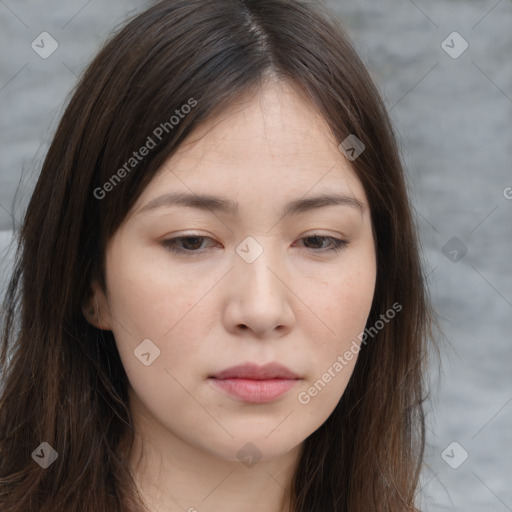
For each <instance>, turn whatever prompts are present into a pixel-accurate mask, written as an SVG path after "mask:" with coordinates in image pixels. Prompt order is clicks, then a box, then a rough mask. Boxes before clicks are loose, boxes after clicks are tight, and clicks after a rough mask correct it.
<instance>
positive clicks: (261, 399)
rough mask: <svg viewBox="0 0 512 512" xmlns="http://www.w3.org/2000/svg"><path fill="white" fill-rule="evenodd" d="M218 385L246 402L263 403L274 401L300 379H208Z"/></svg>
mask: <svg viewBox="0 0 512 512" xmlns="http://www.w3.org/2000/svg"><path fill="white" fill-rule="evenodd" d="M208 380H209V381H210V382H212V383H213V384H214V385H215V386H216V387H218V388H220V389H222V390H223V391H225V392H226V393H227V394H228V395H231V396H234V397H235V398H238V399H240V400H242V401H244V402H250V403H254V404H263V403H267V402H272V401H273V400H276V399H277V398H279V397H280V396H282V395H284V394H285V393H286V392H287V391H290V389H292V388H293V387H294V386H295V385H296V384H297V382H299V380H298V379H268V380H253V379H214V378H210V379H208Z"/></svg>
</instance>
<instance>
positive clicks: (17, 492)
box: [0, 0, 432, 512]
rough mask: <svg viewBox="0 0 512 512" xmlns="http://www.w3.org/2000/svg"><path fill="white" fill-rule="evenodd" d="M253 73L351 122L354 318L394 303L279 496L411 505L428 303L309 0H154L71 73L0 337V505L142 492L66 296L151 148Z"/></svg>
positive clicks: (158, 157) (326, 507)
mask: <svg viewBox="0 0 512 512" xmlns="http://www.w3.org/2000/svg"><path fill="white" fill-rule="evenodd" d="M268 74H273V75H274V76H277V77H279V78H280V79H282V80H288V81H289V82H290V83H293V84H294V85H295V86H297V87H298V88H299V89H300V90H301V91H303V92H304V94H306V95H307V97H308V98H309V99H310V100H311V102H312V103H313V104H314V105H315V106H316V108H317V109H318V110H319V112H320V113H321V114H322V115H323V116H324V118H325V119H326V121H327V122H328V124H329V126H330V129H331V130H332V132H333V134H334V135H335V137H336V139H337V140H338V141H339V142H340V143H341V142H342V141H344V140H345V139H346V138H347V137H348V136H349V135H355V136H356V137H357V138H358V139H359V140H360V141H362V142H363V144H364V146H365V150H364V151H363V152H362V153H361V155H360V156H359V157H358V158H357V159H355V160H353V161H352V166H353V168H354V169H355V171H356V172H357V174H358V176H359V179H360V180H361V182H362V184H363V186H364V189H365V192H366V195H367V198H368V201H369V204H370V209H371V214H372V222H373V227H374V233H375V241H376V247H377V267H378V268H377V283H376V289H375V295H374V299H373V304H372V309H371V313H370V316H369V318H368V325H374V324H375V323H376V322H378V321H379V319H380V318H381V315H382V314H383V313H385V312H386V311H387V310H389V309H390V308H392V305H393V304H395V303H398V304H399V305H401V306H402V311H401V312H400V314H399V318H397V319H396V320H394V321H390V322H386V323H385V325H384V326H383V328H382V329H380V330H379V331H378V333H376V334H375V335H374V336H373V337H371V339H370V338H369V340H368V342H367V343H366V344H365V345H364V346H363V347H362V350H361V352H360V354H359V357H358V360H357V363H356V366H355V370H354V373H353V375H352V377H351V379H350V382H349V384H348V387H347V388H346V391H345V393H344V394H343V397H342V398H341V400H340V402H339V404H338V405H337V407H336V408H335V410H334V411H333V413H332V414H331V416H330V417H329V418H328V419H327V421H326V422H325V423H324V424H323V425H322V426H321V427H320V428H319V429H318V430H317V431H315V432H314V433H313V434H311V435H310V436H309V437H308V438H307V439H306V440H305V442H304V450H303V453H302V457H301V459H300V461H299V465H298V468H297V470H296V473H295V476H294V481H293V493H292V509H293V512H337V511H350V512H357V511H360V512H363V511H364V512H367V511H377V510H379V511H381V512H385V511H393V512H398V511H406V510H415V508H414V503H415V499H416V493H417V486H418V479H419V472H420V469H421V461H422V455H423V445H424V418H423V409H422V402H423V400H424V388H425V385H424V384H425V383H424V370H425V355H426V348H427V341H428V340H429V338H430V329H431V325H432V315H431V313H430V306H429V303H428V299H427V294H426V291H425V285H424V277H423V274H422V270H421V264H420V258H419V253H418V243H417V239H416V233H415V229H414V224H413V221H412V216H411V208H410V205H409V202H408V197H407V191H406V187H405V184H404V177H403V170H402V166H401V162H400V158H399V154H398V151H397V145H396V142H395V138H394V135H393V129H392V126H391V124H390V121H389V119H388V116H387V113H386V110H385V107H384V105H383V103H382V100H381V99H380V97H379V93H378V91H377V89H376V87H375V85H374V84H373V82H372V80H371V78H370V76H369V74H368V72H367V70H366V69H365V67H364V65H363V64H362V62H361V60H360V59H359V58H358V56H357V55H356V53H355V51H354V49H353V48H352V46H351V44H350V43H349V41H348V38H347V36H346V35H345V34H344V31H343V29H342V27H341V25H340V23H339V22H338V21H337V20H336V19H335V18H334V17H333V15H332V14H329V13H328V11H326V10H325V8H323V7H322V6H321V5H318V4H312V3H311V2H302V1H295V0H293V1H292V0H164V1H161V2H158V3H157V4H155V5H153V6H152V7H150V8H149V9H148V10H147V11H145V12H143V13H142V14H139V15H137V16H136V17H134V18H133V19H132V20H131V21H130V22H129V23H128V24H127V25H126V26H125V27H124V28H123V29H121V30H120V31H118V33H116V34H114V35H113V36H112V38H111V40H110V41H109V42H108V43H107V44H106V45H105V46H104V48H103V49H102V50H101V51H100V53H99V54H98V55H97V57H96V58H95V59H94V61H93V62H92V63H91V65H90V66H89V67H88V69H87V70H86V72H85V73H84V75H83V77H82V78H81V80H80V81H79V83H78V85H77V87H76V90H75V92H74V95H73V96H72V98H71V100H70V102H69V105H68V106H67V109H66V111H65V113H64V115H63V117H62V119H61V121H60V124H59V126H58V129H57V131H56V134H55V136H54V139H53V142H52V144H51V147H50V149H49V151H48V154H47V156H46V159H45V161H44V164H43V167H42V170H41V174H40V176H39V180H38V182H37V185H36V187H35V190H34V193H33V195H32V197H31V201H30V203H29V205H28V209H27V211H26V214H25V217H24V220H23V225H22V228H21V230H20V233H19V247H18V253H17V257H16V263H15V268H14V271H13V275H12V278H11V280H10V283H9V286H8V289H7V293H6V297H5V301H4V319H3V332H2V351H1V354H0V371H1V372H2V376H3V387H2V390H1V392H2V394H1V397H0V398H1V400H0V455H1V456H0V505H1V508H2V510H3V511H4V512H36V511H37V512H49V511H54V510H66V511H77V512H78V511H84V512H86V511H87V512H89V511H90V512H93V511H94V512H115V511H119V512H121V511H122V512H136V511H140V510H143V507H142V504H141V502H139V498H138V496H137V493H136V491H135V486H134V483H133V481H132V479H131V473H130V468H129V465H128V460H127V457H126V453H125V451H123V450H122V446H121V444H122V443H121V441H122V440H123V439H124V438H125V437H126V435H127V434H128V438H129V439H131V440H132V439H133V436H132V437H130V435H132V434H133V423H132V420H131V416H130V411H129V407H128V397H127V376H126V374H125V372H124V369H123V366H122V364H121V361H120V358H119V354H118V352H117V348H116V345H115V340H114V337H113V335H112V332H111V331H102V330H98V329H96V328H94V327H93V326H91V325H90V324H89V323H88V322H87V321H86V320H85V318H84V316H83V313H82V306H83V304H84V301H86V300H87V298H88V296H89V291H90V283H91V281H92V279H93V278H96V279H98V280H99V282H100V283H101V285H102V286H104V284H105V275H104V266H103V264H104V254H105V247H106V244H107V242H108V240H109V239H110V238H111V237H112V235H113V234H114V232H115V231H116V229H117V228H118V227H119V225H120V224H121V222H122V221H123V219H124V218H125V216H126V214H127V213H128V211H129V210H130V208H131V206H132V205H133V204H134V202H135V201H136V200H137V198H138V196H139V195H140V194H141V192H142V191H143V190H144V188H145V187H146V185H147V184H148V183H149V181H150V180H151V179H152V177H153V176H154V174H155V172H156V171H157V170H158V169H159V167H160V166H161V164H162V163H163V162H164V161H165V160H166V159H167V158H169V156H170V155H171V154H172V153H173V152H174V151H175V150H176V149H177V148H178V146H179V145H180V142H181V141H183V139H184V138H185V137H186V136H187V135H188V134H189V133H190V132H191V131H192V130H194V129H195V128H196V127H197V126H198V125H199V124H200V123H201V122H202V121H204V120H206V119H208V118H212V117H213V116H216V115H218V114H219V113H221V112H222V110H223V108H225V107H226V106H228V105H230V104H231V103H232V102H233V101H235V100H236V99H237V98H239V97H240V96H241V95H242V94H243V93H246V92H248V91H249V90H251V89H252V90H257V89H258V87H259V86H260V85H261V80H262V79H263V78H265V77H266V76H267V75H268ZM190 98H194V99H195V101H196V102H197V105H195V106H194V108H192V109H190V112H189V113H188V114H187V115H186V116H184V117H183V119H180V122H179V123H178V124H176V126H172V127H171V126H170V124H169V123H168V125H166V127H167V130H161V132H162V133H161V140H159V141H158V144H157V147H156V148H155V149H152V151H151V152H150V154H149V155H148V156H147V157H145V158H144V159H141V161H140V162H138V163H137V167H136V169H134V170H133V171H131V172H129V173H126V175H124V174H123V179H122V180H119V182H116V183H115V187H113V190H112V191H110V192H109V195H108V198H106V199H104V200H101V199H98V197H97V196H98V193H96V194H95V193H94V191H95V190H96V191H97V190H98V188H101V187H102V186H103V185H104V184H105V183H107V182H108V181H109V180H110V179H111V178H112V176H113V174H114V173H116V171H117V170H118V169H120V168H122V166H123V165H124V164H125V163H126V162H127V161H128V160H129V158H130V157H131V156H132V154H133V151H135V150H136V149H138V148H140V147H141V146H143V145H144V143H145V142H146V141H147V137H148V136H149V135H151V134H152V133H154V130H155V128H156V127H158V126H160V125H161V124H162V123H165V122H168V121H169V119H170V118H171V116H172V115H173V114H174V113H175V111H176V110H177V109H180V108H181V107H182V105H185V104H187V103H188V102H189V100H190ZM159 133H160V132H159ZM381 323H382V321H381ZM42 442H46V443H48V444H49V445H50V446H51V447H52V448H53V449H54V450H55V451H56V452H57V454H58V455H57V459H56V460H55V461H54V462H53V463H52V464H51V466H49V467H48V468H46V469H43V468H41V467H39V466H38V465H37V464H36V463H35V462H34V460H33V456H32V454H33V452H34V450H36V448H38V447H39V445H40V444H41V443H42ZM130 442H131V441H130ZM39 449H41V448H39ZM42 453H44V451H43V452H42Z"/></svg>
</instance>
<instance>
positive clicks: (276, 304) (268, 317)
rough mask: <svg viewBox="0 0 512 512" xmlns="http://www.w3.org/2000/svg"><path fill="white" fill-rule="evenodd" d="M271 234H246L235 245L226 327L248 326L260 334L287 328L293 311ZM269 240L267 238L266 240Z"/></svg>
mask: <svg viewBox="0 0 512 512" xmlns="http://www.w3.org/2000/svg"><path fill="white" fill-rule="evenodd" d="M270 238H271V237H266V238H265V237H261V238H260V240H261V241H260V240H256V239H255V238H254V237H247V238H246V239H244V240H243V241H242V242H241V243H240V244H239V245H238V246H237V248H236V252H237V254H236V255H235V258H236V260H237V261H236V262H235V265H234V267H235V268H234V269H233V272H231V275H232V277H231V279H232V280H231V282H230V283H229V284H228V287H229V288H230V290H229V294H228V295H229V297H230V300H229V304H228V305H227V309H226V311H225V320H226V321H227V322H228V325H229V327H228V329H234V328H239V327H240V326H243V327H246V328H247V327H248V328H249V329H250V330H251V331H252V332H253V333H258V334H259V335H261V334H263V333H270V332H271V331H273V330H274V329H277V328H279V332H280V333H281V334H282V333H283V332H284V331H283V329H284V328H285V327H286V328H287V329H290V328H291V326H292V324H293V322H294V319H293V318H294V315H293V311H292V307H291V304H289V301H290V298H291V297H290V291H289V289H288V288H287V286H286V285H285V283H286V280H287V279H286V275H287V272H286V263H285V262H284V259H283V255H280V252H279V251H280V249H279V247H277V246H275V245H272V244H271V242H270ZM267 240H268V242H267Z"/></svg>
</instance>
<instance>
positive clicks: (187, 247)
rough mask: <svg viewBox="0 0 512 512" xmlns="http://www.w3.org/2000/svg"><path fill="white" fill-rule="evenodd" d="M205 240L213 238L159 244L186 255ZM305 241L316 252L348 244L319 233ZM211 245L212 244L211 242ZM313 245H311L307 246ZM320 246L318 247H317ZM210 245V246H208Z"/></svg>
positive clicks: (200, 249)
mask: <svg viewBox="0 0 512 512" xmlns="http://www.w3.org/2000/svg"><path fill="white" fill-rule="evenodd" d="M207 240H211V241H212V242H213V243H215V242H214V240H213V239H212V238H210V237H208V236H201V235H188V236H177V237H174V238H168V239H166V240H162V241H161V242H160V243H161V245H162V246H163V247H164V248H165V249H167V250H169V251H171V252H174V253H178V254H188V255H196V254H201V253H203V252H205V251H207V250H208V247H207V246H206V247H205V246H204V245H203V243H204V242H205V241H207ZM300 240H303V241H305V242H306V244H305V245H306V249H309V250H310V251H313V252H316V253H323V252H331V251H332V252H337V251H341V250H342V249H343V248H345V247H346V246H347V245H348V242H347V241H346V240H342V239H340V238H336V237H333V236H323V235H319V234H314V235H311V236H306V237H303V238H301V239H300ZM325 242H328V243H329V244H330V245H327V246H325V245H324V243H325ZM212 245H213V244H212ZM308 246H313V247H308ZM319 246H320V247H319ZM210 247H211V246H210Z"/></svg>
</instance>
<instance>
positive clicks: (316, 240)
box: [301, 234, 348, 252]
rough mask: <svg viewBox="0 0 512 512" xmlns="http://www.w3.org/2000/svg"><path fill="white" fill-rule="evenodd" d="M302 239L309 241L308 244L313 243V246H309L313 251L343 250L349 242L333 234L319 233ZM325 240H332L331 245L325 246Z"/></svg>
mask: <svg viewBox="0 0 512 512" xmlns="http://www.w3.org/2000/svg"><path fill="white" fill-rule="evenodd" d="M301 240H304V241H307V243H306V245H312V246H313V247H307V248H308V249H310V250H312V251H313V252H330V251H334V252H337V251H341V250H342V249H343V248H345V247H346V246H347V245H348V242H347V241H346V240H342V239H340V238H336V237H333V236H323V235H318V234H314V235H311V236H306V237H303V238H301ZM324 242H330V245H328V246H327V247H325V246H323V243H324ZM318 246H320V247H318Z"/></svg>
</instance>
